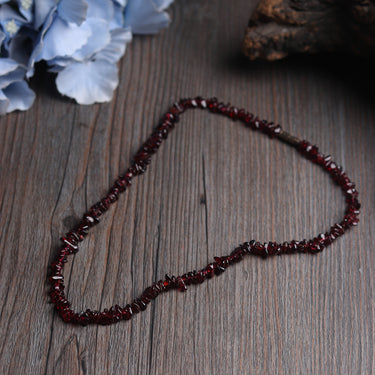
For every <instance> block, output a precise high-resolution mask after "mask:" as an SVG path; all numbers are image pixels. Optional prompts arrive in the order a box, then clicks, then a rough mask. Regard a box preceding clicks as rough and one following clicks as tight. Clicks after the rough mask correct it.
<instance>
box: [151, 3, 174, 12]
mask: <svg viewBox="0 0 375 375" xmlns="http://www.w3.org/2000/svg"><path fill="white" fill-rule="evenodd" d="M152 2H153V3H154V5H155V7H156V9H157V10H158V11H162V10H164V9H167V8H168V7H169V6H170V5H171V4H172V3H173V0H152Z"/></svg>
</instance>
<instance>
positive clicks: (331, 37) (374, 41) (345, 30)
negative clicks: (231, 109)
mask: <svg viewBox="0 0 375 375" xmlns="http://www.w3.org/2000/svg"><path fill="white" fill-rule="evenodd" d="M243 51H244V53H245V55H246V56H248V57H249V59H250V60H255V59H266V60H278V59H281V58H283V57H285V56H288V55H292V54H298V53H306V52H307V53H317V52H340V53H341V52H344V53H350V54H355V55H359V56H368V57H371V58H375V0H262V1H261V2H260V3H259V4H258V6H257V8H256V9H255V11H254V13H253V15H252V16H251V18H250V20H249V25H248V27H247V29H246V33H245V38H244V42H243Z"/></svg>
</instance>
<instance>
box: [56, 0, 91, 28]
mask: <svg viewBox="0 0 375 375" xmlns="http://www.w3.org/2000/svg"><path fill="white" fill-rule="evenodd" d="M87 8H88V5H87V2H86V1H85V0H61V1H60V2H59V4H58V6H57V12H58V13H59V16H60V17H61V18H62V19H64V20H65V21H66V22H71V23H75V24H77V25H80V24H81V23H82V22H83V21H84V20H85V19H86V15H87Z"/></svg>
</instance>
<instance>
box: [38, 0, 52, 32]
mask: <svg viewBox="0 0 375 375" xmlns="http://www.w3.org/2000/svg"><path fill="white" fill-rule="evenodd" d="M34 3H35V4H34V27H35V29H39V28H40V27H41V26H42V25H43V23H44V21H45V20H46V18H47V16H48V15H49V13H50V12H51V11H52V9H53V8H56V1H55V0H34Z"/></svg>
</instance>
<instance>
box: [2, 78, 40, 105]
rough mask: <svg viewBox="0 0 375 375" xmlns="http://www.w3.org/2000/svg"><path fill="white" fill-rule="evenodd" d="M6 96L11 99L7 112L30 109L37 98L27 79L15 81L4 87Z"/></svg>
mask: <svg viewBox="0 0 375 375" xmlns="http://www.w3.org/2000/svg"><path fill="white" fill-rule="evenodd" d="M3 92H4V94H5V96H6V97H7V98H8V100H9V105H8V108H7V112H12V111H15V110H16V109H18V110H20V111H25V110H26V109H29V108H30V107H31V106H32V104H33V103H34V100H35V93H34V91H32V90H31V89H30V88H29V86H28V85H27V83H26V82H25V81H20V82H14V83H12V84H10V85H9V86H8V87H7V88H5V89H3Z"/></svg>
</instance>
